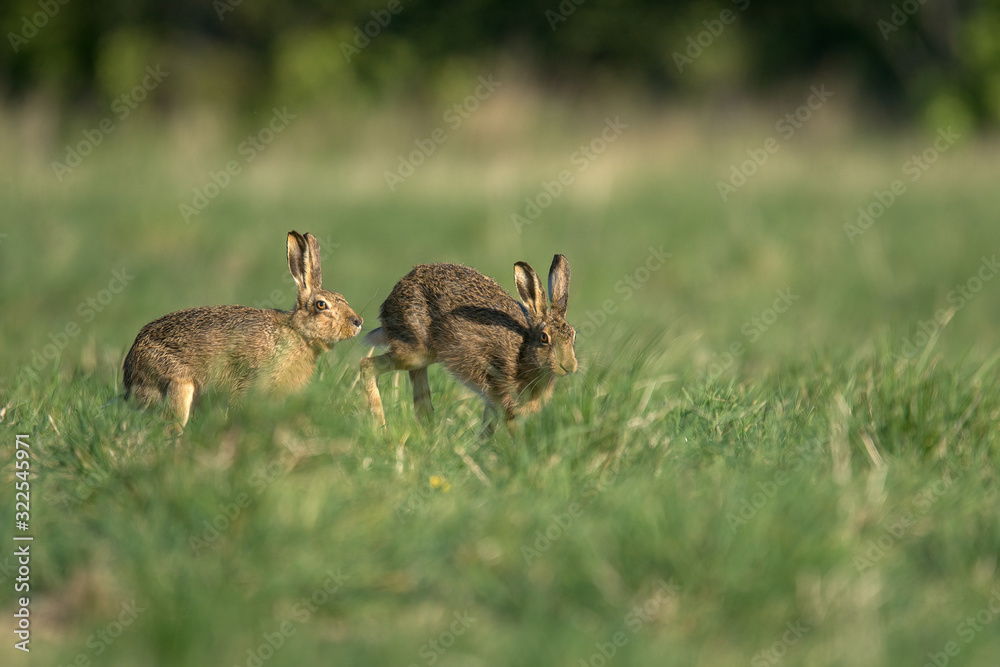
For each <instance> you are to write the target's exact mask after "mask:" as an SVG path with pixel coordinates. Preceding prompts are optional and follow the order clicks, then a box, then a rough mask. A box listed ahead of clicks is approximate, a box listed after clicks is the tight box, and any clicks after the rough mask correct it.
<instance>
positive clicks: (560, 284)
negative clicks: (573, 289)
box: [549, 255, 569, 317]
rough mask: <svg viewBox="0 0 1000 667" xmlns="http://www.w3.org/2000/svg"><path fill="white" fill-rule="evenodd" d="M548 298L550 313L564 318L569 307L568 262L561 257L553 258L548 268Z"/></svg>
mask: <svg viewBox="0 0 1000 667" xmlns="http://www.w3.org/2000/svg"><path fill="white" fill-rule="evenodd" d="M549 296H550V297H552V312H554V313H555V314H556V315H558V316H559V317H565V316H566V306H567V305H569V261H568V260H567V259H566V258H565V257H563V256H562V255H556V256H555V257H553V258H552V266H551V267H549Z"/></svg>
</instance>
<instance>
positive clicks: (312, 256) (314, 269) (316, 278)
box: [306, 234, 323, 290]
mask: <svg viewBox="0 0 1000 667" xmlns="http://www.w3.org/2000/svg"><path fill="white" fill-rule="evenodd" d="M306 243H307V244H308V246H309V252H307V253H306V278H307V281H308V283H309V289H312V290H318V289H319V288H320V287H321V286H322V285H323V269H322V268H321V267H320V262H319V241H317V240H316V237H315V236H313V235H312V234H306Z"/></svg>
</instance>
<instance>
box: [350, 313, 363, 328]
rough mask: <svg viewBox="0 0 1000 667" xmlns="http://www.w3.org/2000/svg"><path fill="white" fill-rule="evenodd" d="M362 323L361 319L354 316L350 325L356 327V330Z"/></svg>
mask: <svg viewBox="0 0 1000 667" xmlns="http://www.w3.org/2000/svg"><path fill="white" fill-rule="evenodd" d="M363 323H364V320H363V319H361V318H360V317H358V316H357V315H355V316H354V317H352V318H351V324H353V325H354V326H356V327H358V328H360V327H361V325H362V324H363Z"/></svg>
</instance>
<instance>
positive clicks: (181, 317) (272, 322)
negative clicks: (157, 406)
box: [122, 232, 362, 426]
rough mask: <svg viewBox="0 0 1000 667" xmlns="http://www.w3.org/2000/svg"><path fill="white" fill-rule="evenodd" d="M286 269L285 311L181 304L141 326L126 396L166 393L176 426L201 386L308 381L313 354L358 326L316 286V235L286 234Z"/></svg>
mask: <svg viewBox="0 0 1000 667" xmlns="http://www.w3.org/2000/svg"><path fill="white" fill-rule="evenodd" d="M288 269H289V271H291V273H292V277H293V278H294V279H295V284H296V285H297V286H298V295H297V297H296V300H295V307H294V308H293V309H292V310H290V311H281V310H270V309H268V310H262V309H259V308H248V307H246V306H206V307H203V308H191V309H188V310H179V311H177V312H175V313H170V314H169V315H164V316H163V317H161V318H160V319H158V320H155V321H153V322H150V323H149V324H147V325H146V326H144V327H143V328H142V330H141V331H139V335H138V336H136V338H135V342H134V343H133V344H132V349H130V350H129V351H128V354H127V355H126V356H125V362H124V364H123V367H122V370H123V372H124V384H125V398H128V397H129V396H130V395H131V394H135V397H136V398H137V399H138V400H139V402H140V403H142V404H144V405H150V404H153V403H156V402H158V401H161V400H163V399H166V400H167V402H168V403H169V404H170V407H171V408H172V409H173V412H174V415H175V416H176V417H177V421H178V422H179V423H180V425H181V426H184V424H186V423H187V420H188V416H189V414H190V411H191V403H192V401H193V400H194V398H195V397H196V396H198V395H199V394H200V393H201V391H202V390H203V389H204V388H205V387H207V386H221V387H228V388H229V389H231V390H232V392H233V394H239V393H240V392H243V391H245V390H246V389H247V388H249V387H250V386H252V385H259V386H260V387H262V388H264V389H268V390H278V391H288V390H292V389H296V388H298V387H301V386H303V385H305V384H306V383H308V382H309V379H310V378H311V377H312V375H313V370H314V369H315V367H316V360H317V359H318V357H319V355H320V354H322V353H323V352H325V351H327V350H329V349H330V348H332V347H333V345H334V343H336V342H338V341H341V340H345V339H348V338H353V337H354V336H356V335H357V334H358V332H359V331H361V322H362V320H361V318H360V317H358V315H357V314H356V313H355V312H354V311H353V310H351V307H350V306H349V305H347V301H346V300H345V299H344V297H342V296H341V295H339V294H336V293H334V292H328V291H327V290H324V289H322V288H321V287H320V284H321V282H322V272H321V269H320V255H319V242H318V241H317V240H316V237H315V236H313V235H312V234H306V235H305V236H302V235H301V234H299V233H298V232H289V233H288Z"/></svg>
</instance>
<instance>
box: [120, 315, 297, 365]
mask: <svg viewBox="0 0 1000 667" xmlns="http://www.w3.org/2000/svg"><path fill="white" fill-rule="evenodd" d="M279 315H280V313H279V312H278V311H269V310H260V309H258V308H249V307H247V306H206V307H202V308H190V309H188V310H178V311H176V312H173V313H170V314H168V315H164V316H163V317H161V318H159V319H157V320H153V321H152V322H150V323H149V324H147V325H146V326H145V327H143V328H142V331H140V332H139V335H138V336H137V337H136V342H137V343H139V344H142V345H143V346H151V347H165V348H168V349H170V350H172V351H174V352H176V353H177V354H179V355H182V356H191V357H199V356H203V355H207V356H211V355H213V354H217V353H219V352H220V351H222V350H233V349H234V348H242V349H243V350H244V351H247V352H249V351H250V350H255V349H258V348H262V347H265V348H267V347H272V346H273V345H274V342H275V339H276V336H277V320H278V316H279Z"/></svg>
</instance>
